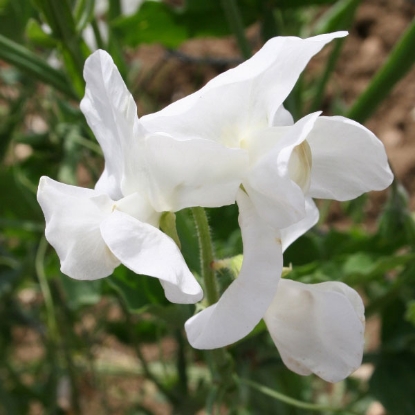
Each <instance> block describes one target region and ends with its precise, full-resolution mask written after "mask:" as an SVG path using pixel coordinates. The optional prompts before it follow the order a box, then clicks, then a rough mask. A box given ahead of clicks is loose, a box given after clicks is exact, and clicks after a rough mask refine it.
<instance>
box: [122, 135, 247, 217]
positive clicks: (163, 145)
mask: <svg viewBox="0 0 415 415" xmlns="http://www.w3.org/2000/svg"><path fill="white" fill-rule="evenodd" d="M140 154H141V156H140V157H141V159H140V161H139V162H137V160H136V163H128V164H127V166H130V167H129V168H130V171H129V174H127V175H129V176H130V177H134V178H136V180H135V182H132V181H128V182H127V181H125V183H124V185H123V191H124V192H125V193H126V194H128V193H130V192H131V191H133V190H134V187H135V186H136V181H137V180H139V181H141V182H143V183H147V188H146V193H147V195H148V196H149V198H150V200H151V204H152V205H153V206H154V207H155V209H156V210H157V211H159V212H162V211H170V212H176V211H178V210H181V209H184V208H187V207H192V206H204V207H219V206H224V205H229V204H232V203H235V199H236V193H237V191H238V188H239V186H240V184H241V182H242V179H243V176H244V174H246V171H247V169H248V155H247V153H246V151H244V150H240V149H230V148H226V147H224V146H222V145H221V144H219V143H215V142H213V141H209V140H200V139H194V140H185V141H178V140H175V139H174V138H172V137H170V136H167V135H161V134H158V135H153V136H149V137H147V138H146V139H145V140H144V144H143V147H142V149H141V152H140ZM144 156H145V157H144ZM137 158H138V156H137ZM144 166H145V167H144ZM166 172H168V173H166ZM129 186H130V187H131V189H130V188H129Z"/></svg>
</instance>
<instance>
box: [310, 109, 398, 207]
mask: <svg viewBox="0 0 415 415" xmlns="http://www.w3.org/2000/svg"><path fill="white" fill-rule="evenodd" d="M307 141H308V143H309V144H310V147H311V152H312V156H313V167H312V172H311V188H310V196H312V197H317V198H329V199H335V200H341V201H343V200H350V199H354V198H355V197H357V196H360V195H361V194H362V193H365V192H367V191H370V190H383V189H385V188H386V187H387V186H389V185H390V184H391V183H392V180H393V175H392V172H391V171H390V168H389V165H388V160H387V156H386V152H385V148H384V146H383V144H382V142H381V141H380V140H379V139H378V138H377V137H376V136H375V135H374V134H373V133H372V132H370V131H369V130H368V129H367V128H365V127H364V126H363V125H360V124H358V123H357V122H355V121H352V120H349V119H347V118H344V117H320V118H319V119H318V120H317V121H316V123H315V125H314V128H313V130H312V131H311V132H310V134H309V136H308V137H307Z"/></svg>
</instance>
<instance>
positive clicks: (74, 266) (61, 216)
mask: <svg viewBox="0 0 415 415" xmlns="http://www.w3.org/2000/svg"><path fill="white" fill-rule="evenodd" d="M37 198H38V202H39V204H40V206H41V208H42V210H43V214H44V215H45V219H46V239H47V240H48V241H49V243H50V244H51V245H52V246H53V247H54V248H55V250H56V252H57V253H58V256H59V259H60V261H61V271H62V272H63V273H64V274H66V275H68V276H69V277H71V278H75V279H78V280H95V279H98V278H103V277H107V276H109V275H111V274H112V272H113V271H114V268H115V267H117V266H118V265H119V264H120V261H119V260H118V259H117V258H116V257H115V256H114V255H113V254H112V253H111V251H110V250H109V249H108V248H107V246H106V244H105V242H104V240H103V239H102V237H101V232H100V229H99V224H100V222H101V221H102V220H104V219H105V218H106V217H107V216H108V215H110V213H111V209H112V206H113V203H114V202H113V201H112V200H111V199H110V198H109V197H108V196H107V195H103V194H100V193H99V192H97V191H95V190H90V189H83V188H80V187H75V186H69V185H66V184H62V183H59V182H56V181H54V180H52V179H50V178H48V177H42V178H41V179H40V183H39V189H38V194H37Z"/></svg>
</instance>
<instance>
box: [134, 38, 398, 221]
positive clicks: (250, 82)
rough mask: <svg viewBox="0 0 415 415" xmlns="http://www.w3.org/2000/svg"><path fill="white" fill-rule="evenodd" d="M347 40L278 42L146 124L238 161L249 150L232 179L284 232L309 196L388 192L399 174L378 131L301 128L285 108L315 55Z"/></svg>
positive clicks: (315, 120) (336, 121)
mask: <svg viewBox="0 0 415 415" xmlns="http://www.w3.org/2000/svg"><path fill="white" fill-rule="evenodd" d="M345 35H346V32H337V33H333V34H327V35H320V36H316V37H312V38H309V39H304V40H303V39H300V38H295V37H277V38H274V39H271V40H269V41H268V42H267V43H266V44H265V45H264V46H263V48H262V49H261V50H260V51H259V52H258V53H257V54H256V55H254V56H253V57H252V58H251V59H249V60H248V61H246V62H244V63H242V64H241V65H239V66H238V67H236V68H234V69H231V70H229V71H227V72H225V73H223V74H221V75H219V76H217V77H216V78H214V79H213V80H211V81H210V82H209V83H208V84H207V85H206V86H205V87H203V88H202V89H201V90H200V91H197V92H195V93H194V94H192V95H190V96H188V97H186V98H184V99H182V100H179V101H177V102H174V103H173V104H171V105H170V106H168V107H167V108H165V109H164V110H162V111H160V112H158V113H155V114H151V115H148V116H145V117H143V118H142V119H141V121H142V122H143V125H145V126H146V128H147V129H149V130H150V131H154V132H155V131H164V132H167V133H168V134H170V135H172V136H174V137H175V138H176V139H182V140H186V139H189V138H190V137H191V138H200V139H203V140H210V141H212V142H215V143H218V144H221V145H222V146H224V147H226V148H227V149H228V151H229V158H230V159H231V158H232V157H233V155H232V154H231V152H234V151H235V150H236V149H239V150H240V151H243V152H244V153H245V156H246V161H245V164H244V165H242V166H241V165H235V166H234V167H235V168H240V169H242V170H239V171H237V170H231V168H229V171H228V174H229V173H230V172H232V174H233V176H234V177H239V179H240V184H242V185H243V187H244V189H245V190H246V192H247V194H248V195H249V197H250V198H251V200H252V202H253V203H254V206H255V208H256V209H257V210H258V212H259V214H260V215H261V217H262V218H264V219H266V220H267V221H268V222H269V223H270V225H272V226H274V227H275V228H277V229H281V228H284V227H287V226H289V225H291V224H293V223H296V222H298V221H299V220H301V219H302V218H303V217H304V216H305V195H306V196H310V197H319V198H327V197H328V198H334V199H337V200H348V199H352V198H355V197H357V196H359V195H361V194H362V193H364V192H366V191H368V190H380V189H384V188H385V187H387V186H388V185H389V184H390V183H391V181H392V174H391V172H390V169H389V167H388V164H387V158H386V154H385V151H384V147H383V145H382V143H381V142H380V141H379V140H378V139H377V138H376V137H375V136H374V135H373V134H372V133H371V132H370V131H368V130H367V129H366V128H365V127H363V126H361V125H360V124H358V123H356V122H353V121H351V120H348V119H346V118H343V117H318V115H319V113H315V114H310V115H308V116H307V117H304V118H303V119H301V120H300V121H298V122H297V123H296V124H294V125H293V120H292V117H291V115H290V114H289V113H288V111H286V110H285V109H284V107H283V105H282V104H283V101H284V100H285V98H286V97H287V96H288V94H289V92H290V91H291V89H292V88H293V86H294V85H295V82H296V81H297V79H298V77H299V75H300V74H301V72H302V70H303V69H304V67H305V65H306V64H307V62H308V61H309V60H310V58H311V57H312V56H314V55H315V54H316V53H317V52H319V51H320V50H321V49H322V47H323V46H324V45H325V44H326V43H328V42H329V41H331V40H332V39H334V38H338V37H343V36H345ZM237 154H238V156H240V154H239V153H237ZM184 158H185V156H184V155H183V159H184ZM219 180H220V181H223V180H225V177H224V176H223V177H222V178H220V177H219ZM234 184H235V188H232V195H233V196H234V197H235V196H236V192H237V187H238V185H237V184H236V183H234ZM217 205H219V201H218V204H217Z"/></svg>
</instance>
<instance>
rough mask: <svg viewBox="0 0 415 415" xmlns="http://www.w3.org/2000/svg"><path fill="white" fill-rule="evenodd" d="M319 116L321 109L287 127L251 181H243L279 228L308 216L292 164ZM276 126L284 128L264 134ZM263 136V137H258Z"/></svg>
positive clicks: (252, 173)
mask: <svg viewBox="0 0 415 415" xmlns="http://www.w3.org/2000/svg"><path fill="white" fill-rule="evenodd" d="M318 115H319V113H318V112H316V113H314V114H310V115H307V116H306V117H304V118H302V119H301V120H299V121H298V122H297V123H295V124H294V125H293V126H292V127H288V128H287V127H283V131H285V134H284V135H283V136H282V137H281V138H279V139H278V140H277V141H276V144H275V146H274V147H273V148H272V149H271V150H270V151H268V152H267V153H266V154H265V155H263V156H262V157H261V158H260V159H259V161H258V162H257V163H256V164H255V165H254V166H253V167H252V169H251V170H250V172H249V175H248V179H247V181H246V182H243V185H244V187H245V189H246V190H247V192H248V194H249V197H250V198H251V199H252V202H253V204H254V205H255V208H256V209H257V211H258V213H259V214H260V215H261V217H262V218H263V219H264V220H266V221H267V222H268V223H269V224H271V225H272V226H274V227H275V228H277V229H281V228H286V227H287V226H290V225H291V224H293V223H296V222H298V221H299V220H302V219H303V218H304V217H305V214H306V212H305V200H304V193H303V190H302V189H301V188H300V187H299V186H298V185H297V184H296V183H295V182H294V181H293V180H292V177H291V175H290V168H289V167H290V160H291V156H292V154H293V150H294V148H295V147H296V146H298V145H300V144H301V143H302V142H303V141H304V140H305V138H306V137H307V135H308V134H309V132H310V131H311V129H312V128H313V125H314V123H315V121H316V119H317V118H318ZM274 129H276V130H277V131H280V129H281V127H271V128H268V129H265V130H262V131H261V132H260V135H261V136H266V135H267V134H272V133H273V131H274ZM261 138H262V137H260V136H259V137H258V140H260V139H261ZM266 141H267V140H265V142H266ZM258 146H260V143H258Z"/></svg>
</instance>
